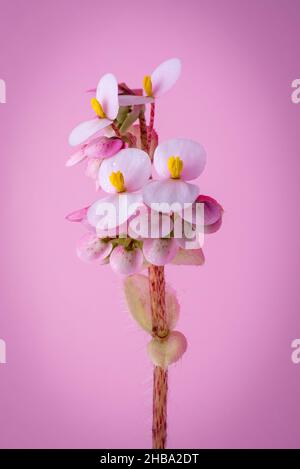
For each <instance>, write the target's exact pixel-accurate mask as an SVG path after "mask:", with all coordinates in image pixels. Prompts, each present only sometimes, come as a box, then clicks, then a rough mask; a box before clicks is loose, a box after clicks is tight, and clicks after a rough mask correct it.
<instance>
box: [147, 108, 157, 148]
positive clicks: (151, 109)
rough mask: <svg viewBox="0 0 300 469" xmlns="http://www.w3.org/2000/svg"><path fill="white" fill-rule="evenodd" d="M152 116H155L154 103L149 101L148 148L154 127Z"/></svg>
mask: <svg viewBox="0 0 300 469" xmlns="http://www.w3.org/2000/svg"><path fill="white" fill-rule="evenodd" d="M154 118H155V103H151V108H150V122H149V129H148V147H149V148H150V146H151V140H152V132H153V127H154Z"/></svg>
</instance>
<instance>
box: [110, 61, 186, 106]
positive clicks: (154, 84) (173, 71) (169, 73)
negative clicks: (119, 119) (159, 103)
mask: <svg viewBox="0 0 300 469" xmlns="http://www.w3.org/2000/svg"><path fill="white" fill-rule="evenodd" d="M180 72H181V61H180V60H179V59H177V58H173V59H169V60H166V61H165V62H163V63H161V64H160V65H159V66H158V67H157V68H156V69H155V70H154V71H153V72H152V73H151V75H146V76H145V77H144V79H143V88H144V91H145V94H146V96H135V95H120V96H119V103H120V106H131V105H135V104H147V103H151V102H154V100H155V98H159V97H160V96H161V95H163V94H165V93H166V92H167V91H169V90H170V89H171V88H172V87H173V85H175V83H176V81H177V80H178V78H179V75H180Z"/></svg>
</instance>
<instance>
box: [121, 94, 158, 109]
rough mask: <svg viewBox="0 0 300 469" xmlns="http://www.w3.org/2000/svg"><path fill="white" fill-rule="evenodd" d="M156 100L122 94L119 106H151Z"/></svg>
mask: <svg viewBox="0 0 300 469" xmlns="http://www.w3.org/2000/svg"><path fill="white" fill-rule="evenodd" d="M153 101H154V99H153V98H151V97H149V96H136V95H133V94H132V95H130V94H120V95H119V105H120V106H135V105H138V104H149V103H153Z"/></svg>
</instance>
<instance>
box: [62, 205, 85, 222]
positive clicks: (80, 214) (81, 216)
mask: <svg viewBox="0 0 300 469" xmlns="http://www.w3.org/2000/svg"><path fill="white" fill-rule="evenodd" d="M89 208H90V207H84V208H80V209H79V210H75V211H74V212H71V213H69V214H68V215H67V216H66V220H68V221H73V222H82V221H83V220H85V219H86V215H87V212H88V209H89Z"/></svg>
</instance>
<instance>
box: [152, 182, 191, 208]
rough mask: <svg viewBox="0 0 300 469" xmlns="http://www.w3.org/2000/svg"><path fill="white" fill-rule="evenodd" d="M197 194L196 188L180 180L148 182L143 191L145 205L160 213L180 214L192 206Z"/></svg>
mask: <svg viewBox="0 0 300 469" xmlns="http://www.w3.org/2000/svg"><path fill="white" fill-rule="evenodd" d="M198 194H199V188H198V186H195V185H194V184H190V183H188V182H185V181H181V180H180V179H167V180H165V181H150V182H149V183H148V184H147V185H146V186H145V187H144V190H143V198H144V202H145V204H146V205H148V207H150V208H152V210H157V211H159V212H162V213H170V212H180V211H181V210H183V208H184V207H186V206H188V204H192V203H193V202H194V201H195V199H196V198H197V196H198Z"/></svg>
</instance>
